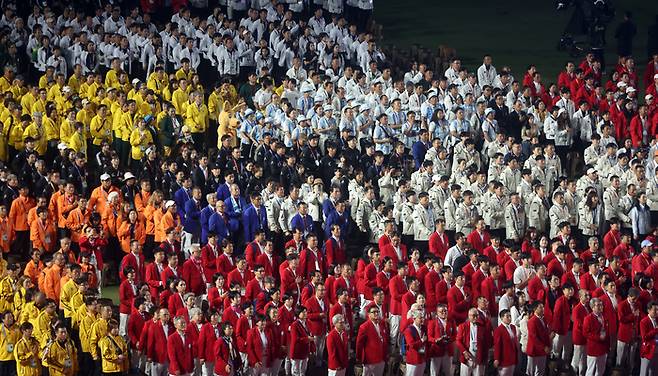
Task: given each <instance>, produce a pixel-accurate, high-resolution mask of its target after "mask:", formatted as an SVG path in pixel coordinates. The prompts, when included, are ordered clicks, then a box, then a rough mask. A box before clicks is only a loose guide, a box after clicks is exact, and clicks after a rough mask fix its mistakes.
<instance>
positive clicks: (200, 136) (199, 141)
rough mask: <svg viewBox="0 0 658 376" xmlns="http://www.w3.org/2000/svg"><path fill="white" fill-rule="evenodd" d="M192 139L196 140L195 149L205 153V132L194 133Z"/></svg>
mask: <svg viewBox="0 0 658 376" xmlns="http://www.w3.org/2000/svg"><path fill="white" fill-rule="evenodd" d="M192 141H194V150H196V151H197V152H199V153H204V152H205V151H206V143H205V142H206V140H205V134H204V133H201V132H199V133H192Z"/></svg>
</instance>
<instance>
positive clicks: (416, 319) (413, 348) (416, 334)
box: [404, 310, 427, 376]
mask: <svg viewBox="0 0 658 376" xmlns="http://www.w3.org/2000/svg"><path fill="white" fill-rule="evenodd" d="M410 313H411V317H412V319H413V324H411V325H409V326H408V327H407V329H405V331H404V340H405V342H406V350H407V352H406V354H405V362H406V364H407V367H406V369H405V375H406V376H423V373H424V372H425V364H426V363H427V360H426V358H425V350H426V348H427V332H426V331H425V330H424V329H423V328H424V326H425V325H424V324H425V315H424V312H422V311H419V310H413V311H411V312H410Z"/></svg>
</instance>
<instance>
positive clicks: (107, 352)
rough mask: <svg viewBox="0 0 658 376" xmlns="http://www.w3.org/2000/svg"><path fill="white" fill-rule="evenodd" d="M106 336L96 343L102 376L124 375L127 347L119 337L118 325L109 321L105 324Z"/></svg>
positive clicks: (125, 372) (126, 369) (127, 359)
mask: <svg viewBox="0 0 658 376" xmlns="http://www.w3.org/2000/svg"><path fill="white" fill-rule="evenodd" d="M107 332H108V333H107V336H105V337H104V338H103V339H101V340H100V341H99V342H98V347H100V351H101V364H102V368H103V375H108V376H109V375H116V376H119V375H126V374H127V373H128V362H129V359H130V357H129V356H128V345H126V341H125V340H124V339H123V337H121V336H120V335H119V323H118V322H117V321H116V320H110V322H109V323H108V324H107Z"/></svg>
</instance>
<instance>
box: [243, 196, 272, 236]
mask: <svg viewBox="0 0 658 376" xmlns="http://www.w3.org/2000/svg"><path fill="white" fill-rule="evenodd" d="M258 217H260V221H259V220H258ZM242 227H243V228H244V241H245V242H251V241H253V240H254V236H255V233H256V230H258V229H262V230H264V231H265V232H267V231H268V227H267V214H266V210H265V208H264V207H263V206H261V207H260V210H259V212H258V214H257V213H256V208H255V207H254V206H253V205H249V207H248V208H247V210H245V211H244V214H243V215H242Z"/></svg>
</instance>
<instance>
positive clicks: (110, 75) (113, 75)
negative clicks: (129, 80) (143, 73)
mask: <svg viewBox="0 0 658 376" xmlns="http://www.w3.org/2000/svg"><path fill="white" fill-rule="evenodd" d="M105 87H106V88H108V89H109V88H111V87H113V88H115V89H117V90H118V89H121V84H120V83H119V77H118V75H117V71H115V70H114V69H110V70H109V71H107V73H106V74H105ZM95 94H96V93H95V92H94V95H95ZM91 96H93V95H90V97H91Z"/></svg>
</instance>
